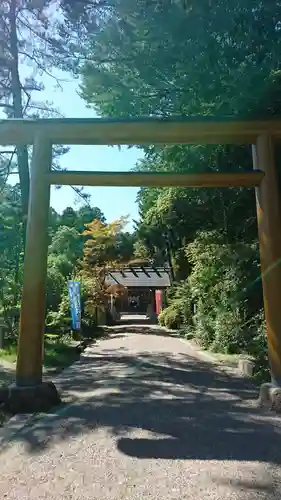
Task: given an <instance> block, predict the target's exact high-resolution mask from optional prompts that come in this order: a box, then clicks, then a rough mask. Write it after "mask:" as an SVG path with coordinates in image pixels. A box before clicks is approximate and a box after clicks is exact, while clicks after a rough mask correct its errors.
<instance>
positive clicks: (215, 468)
mask: <svg viewBox="0 0 281 500" xmlns="http://www.w3.org/2000/svg"><path fill="white" fill-rule="evenodd" d="M58 385H59V386H60V388H61V389H62V390H63V391H64V393H65V394H67V393H68V395H69V396H71V397H73V398H75V401H74V402H73V403H71V404H67V405H65V406H62V407H60V408H59V409H58V410H57V411H56V412H53V413H50V414H49V415H47V416H46V415H45V416H37V417H35V418H33V419H32V421H31V422H30V423H29V424H28V425H27V426H26V427H25V428H24V429H23V430H22V431H20V432H19V433H17V434H16V435H15V436H14V437H13V438H12V439H10V440H9V442H6V443H4V444H3V445H2V449H1V475H0V498H5V499H9V500H10V499H11V500H15V499H16V500H27V499H28V500H35V499H36V500H41V499H48V500H69V499H73V500H74V499H75V500H107V499H108V500H109V499H112V500H113V499H114V500H121V499H122V500H137V499H168V500H172V499H175V500H184V499H193V500H202V499H211V500H220V499H223V500H228V499H232V500H236V499H239V500H240V499H241V500H242V499H243V500H248V499H259V500H260V499H267V500H273V499H278V498H280V497H281V469H280V463H281V436H280V434H281V425H280V422H279V418H277V417H275V416H274V415H273V414H269V413H268V412H264V411H260V410H258V409H257V408H256V407H255V404H254V402H253V401H254V399H255V398H256V396H257V391H256V388H254V387H253V386H251V384H249V383H247V382H246V381H245V380H242V379H241V378H238V377H237V378H235V377H229V375H227V374H225V373H223V372H221V371H219V370H217V369H216V368H215V367H214V366H212V365H210V364H208V363H207V362H202V361H200V360H198V358H196V357H195V356H194V353H193V352H192V351H190V348H189V346H188V344H186V343H184V342H182V341H181V340H179V339H176V338H173V337H163V336H159V335H155V334H146V335H142V334H137V333H133V334H130V335H128V334H126V333H116V334H115V335H114V336H112V337H111V338H108V339H107V340H102V341H100V342H99V343H98V344H96V345H94V346H93V347H91V348H90V349H88V350H87V352H86V353H85V355H84V356H83V357H82V359H81V361H80V362H79V363H77V364H75V365H74V366H73V367H72V368H71V369H70V370H67V372H65V373H64V374H62V375H61V376H60V378H59V380H58Z"/></svg>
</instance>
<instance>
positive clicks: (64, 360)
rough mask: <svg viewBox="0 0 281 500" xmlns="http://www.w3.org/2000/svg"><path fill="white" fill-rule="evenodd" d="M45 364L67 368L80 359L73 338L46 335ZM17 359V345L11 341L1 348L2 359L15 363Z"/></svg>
mask: <svg viewBox="0 0 281 500" xmlns="http://www.w3.org/2000/svg"><path fill="white" fill-rule="evenodd" d="M44 347H45V348H44V360H43V364H44V366H45V367H46V368H61V369H63V368H66V367H67V366H70V365H71V364H72V363H74V362H75V361H77V360H78V359H79V353H78V352H77V350H76V347H75V345H74V344H73V340H72V339H71V338H70V337H69V336H67V337H61V338H59V337H58V336H55V335H54V336H50V335H48V336H46V337H45V346H44ZM16 359H17V345H16V344H15V343H11V344H9V345H7V346H6V347H5V349H0V361H1V360H4V361H6V362H9V363H14V362H15V361H16Z"/></svg>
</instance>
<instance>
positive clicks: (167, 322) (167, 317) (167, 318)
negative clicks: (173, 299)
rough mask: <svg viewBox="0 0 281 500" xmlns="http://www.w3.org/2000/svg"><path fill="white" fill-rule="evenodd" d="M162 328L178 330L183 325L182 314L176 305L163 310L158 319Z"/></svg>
mask: <svg viewBox="0 0 281 500" xmlns="http://www.w3.org/2000/svg"><path fill="white" fill-rule="evenodd" d="M158 320H159V323H160V325H161V326H165V327H166V328H169V329H171V330H177V329H178V328H179V327H180V324H181V313H180V310H179V309H177V308H176V307H175V306H174V305H171V306H169V307H167V308H166V309H163V310H162V311H161V313H160V314H159V317H158Z"/></svg>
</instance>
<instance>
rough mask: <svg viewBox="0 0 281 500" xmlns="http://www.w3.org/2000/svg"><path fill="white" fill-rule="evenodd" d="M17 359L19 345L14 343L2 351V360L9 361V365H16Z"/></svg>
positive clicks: (0, 355)
mask: <svg viewBox="0 0 281 500" xmlns="http://www.w3.org/2000/svg"><path fill="white" fill-rule="evenodd" d="M16 359H17V344H15V343H12V344H9V345H7V346H6V347H5V349H0V360H4V361H7V362H8V363H14V362H15V361H16Z"/></svg>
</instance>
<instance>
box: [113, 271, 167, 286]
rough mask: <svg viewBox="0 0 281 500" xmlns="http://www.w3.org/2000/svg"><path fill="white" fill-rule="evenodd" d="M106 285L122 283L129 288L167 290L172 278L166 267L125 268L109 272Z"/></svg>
mask: <svg viewBox="0 0 281 500" xmlns="http://www.w3.org/2000/svg"><path fill="white" fill-rule="evenodd" d="M105 281H106V284H107V285H108V286H109V285H113V284H115V283H120V284H121V285H124V286H126V287H127V288H139V287H140V288H167V287H169V286H171V277H170V272H169V270H168V269H166V268H164V267H155V268H154V267H147V266H145V267H124V268H123V269H118V270H114V269H113V270H112V271H109V272H108V275H107V277H106V280H105Z"/></svg>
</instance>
